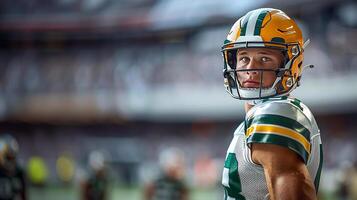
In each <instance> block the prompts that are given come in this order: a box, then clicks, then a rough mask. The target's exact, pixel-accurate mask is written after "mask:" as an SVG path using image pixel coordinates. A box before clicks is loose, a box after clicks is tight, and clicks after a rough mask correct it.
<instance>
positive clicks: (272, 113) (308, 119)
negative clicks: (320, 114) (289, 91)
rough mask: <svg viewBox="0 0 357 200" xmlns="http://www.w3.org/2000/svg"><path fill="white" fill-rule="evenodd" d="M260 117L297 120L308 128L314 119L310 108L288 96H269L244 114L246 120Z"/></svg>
mask: <svg viewBox="0 0 357 200" xmlns="http://www.w3.org/2000/svg"><path fill="white" fill-rule="evenodd" d="M261 118H270V119H277V120H279V119H287V120H293V121H296V122H299V123H301V124H303V125H304V126H306V127H307V128H309V127H310V126H311V125H312V122H313V121H314V117H313V114H312V112H311V111H310V109H309V108H308V107H307V106H306V105H305V104H304V103H303V102H301V101H300V100H299V99H297V98H290V97H280V98H270V99H267V100H264V101H262V102H261V103H259V104H257V105H256V106H254V107H253V108H252V109H251V110H250V111H249V112H248V113H247V115H246V120H248V121H251V120H253V119H255V120H259V119H261Z"/></svg>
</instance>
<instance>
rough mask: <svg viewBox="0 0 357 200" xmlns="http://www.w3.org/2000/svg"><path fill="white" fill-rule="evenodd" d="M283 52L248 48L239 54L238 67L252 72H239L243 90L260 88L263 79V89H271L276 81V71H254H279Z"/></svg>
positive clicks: (241, 50)
mask: <svg viewBox="0 0 357 200" xmlns="http://www.w3.org/2000/svg"><path fill="white" fill-rule="evenodd" d="M283 59H284V56H283V54H282V52H281V51H279V50H275V49H267V48H246V49H240V50H238V52H237V66H236V68H237V69H238V70H240V69H250V70H252V71H243V72H237V75H238V81H239V83H240V85H241V87H243V88H259V87H260V80H261V77H262V87H263V88H268V87H271V86H272V84H273V83H274V81H275V80H276V73H275V72H274V71H264V72H262V71H258V70H257V71H255V70H254V69H269V70H276V69H278V68H279V67H280V66H281V65H282V62H283Z"/></svg>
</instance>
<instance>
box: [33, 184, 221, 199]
mask: <svg viewBox="0 0 357 200" xmlns="http://www.w3.org/2000/svg"><path fill="white" fill-rule="evenodd" d="M109 194H110V195H109V197H110V198H109V199H108V200H141V199H143V196H142V188H140V187H112V188H111V189H110V192H109ZM222 195H223V194H222V193H221V192H220V190H219V188H218V189H217V188H213V189H191V192H190V200H217V199H222ZM29 198H30V200H79V199H80V193H79V188H76V187H55V186H51V187H42V188H39V187H31V188H30V189H29Z"/></svg>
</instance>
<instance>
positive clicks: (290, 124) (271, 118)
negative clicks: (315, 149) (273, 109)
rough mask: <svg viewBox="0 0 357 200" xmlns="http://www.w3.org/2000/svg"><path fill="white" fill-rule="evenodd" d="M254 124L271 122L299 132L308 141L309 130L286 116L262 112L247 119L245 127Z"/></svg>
mask: <svg viewBox="0 0 357 200" xmlns="http://www.w3.org/2000/svg"><path fill="white" fill-rule="evenodd" d="M254 124H272V125H278V126H282V127H285V128H288V129H291V130H293V131H296V132H298V133H300V134H301V135H303V136H304V137H305V138H306V140H307V141H310V131H309V130H308V129H307V128H305V127H304V126H303V125H302V124H300V123H299V122H298V121H296V120H293V119H290V118H288V117H284V116H280V115H272V114H262V115H258V116H255V117H253V118H251V119H249V120H248V122H247V126H246V127H247V128H249V127H250V126H252V125H254Z"/></svg>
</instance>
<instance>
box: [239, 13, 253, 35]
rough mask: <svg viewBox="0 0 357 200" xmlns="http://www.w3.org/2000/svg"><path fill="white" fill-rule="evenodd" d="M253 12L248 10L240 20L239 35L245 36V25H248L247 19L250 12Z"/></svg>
mask: <svg viewBox="0 0 357 200" xmlns="http://www.w3.org/2000/svg"><path fill="white" fill-rule="evenodd" d="M252 13H253V12H249V13H247V14H246V15H245V16H244V18H243V20H242V23H241V28H242V29H241V31H240V36H245V34H246V31H247V25H248V20H249V18H250V15H251V14H252Z"/></svg>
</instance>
